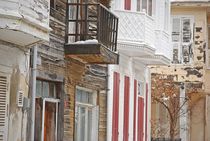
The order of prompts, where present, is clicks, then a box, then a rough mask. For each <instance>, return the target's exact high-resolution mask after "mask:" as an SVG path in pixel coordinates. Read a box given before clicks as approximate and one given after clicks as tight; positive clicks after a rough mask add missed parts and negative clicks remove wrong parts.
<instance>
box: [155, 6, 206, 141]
mask: <svg viewBox="0 0 210 141" xmlns="http://www.w3.org/2000/svg"><path fill="white" fill-rule="evenodd" d="M171 15H192V16H194V23H195V24H194V42H193V45H192V48H193V57H192V60H193V61H192V63H189V64H171V65H170V66H164V67H163V66H156V67H152V68H151V73H152V74H153V75H154V76H155V75H160V76H161V75H162V77H163V76H172V77H173V80H174V83H177V84H181V83H184V84H185V94H186V95H188V96H191V97H192V99H197V97H200V98H203V97H205V94H204V89H205V84H204V82H205V81H204V79H205V78H206V77H207V76H206V74H205V68H206V67H205V48H206V35H207V32H206V27H207V24H206V23H207V21H206V19H207V15H206V8H203V7H177V6H174V7H173V6H172V13H171ZM152 79H153V80H156V81H157V80H158V79H157V78H155V77H152ZM197 102H198V101H194V104H195V105H196V103H197ZM198 103H200V104H201V105H204V104H205V100H202V101H200V102H198ZM188 106H189V105H188ZM154 108H155V107H154ZM156 114H157V115H158V113H156ZM195 114H196V110H195V109H192V110H191V115H189V118H188V122H189V126H190V128H189V129H188V130H187V131H185V134H188V140H189V139H190V140H193V139H195V140H203V139H204V134H195V132H196V131H195V130H197V129H199V128H200V129H199V130H203V128H204V122H205V121H202V122H201V120H200V122H199V123H197V124H194V120H195V117H194V115H195ZM204 114H205V111H201V112H200V114H199V115H198V116H200V117H199V118H198V119H202V118H203V115H204ZM152 116H155V115H154V114H153V113H152ZM186 124H188V123H186ZM182 140H183V139H182ZM184 140H185V139H184Z"/></svg>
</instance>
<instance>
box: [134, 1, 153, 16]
mask: <svg viewBox="0 0 210 141" xmlns="http://www.w3.org/2000/svg"><path fill="white" fill-rule="evenodd" d="M136 2H137V7H136V10H137V11H142V12H146V13H147V14H148V15H150V16H152V6H153V0H137V1H136Z"/></svg>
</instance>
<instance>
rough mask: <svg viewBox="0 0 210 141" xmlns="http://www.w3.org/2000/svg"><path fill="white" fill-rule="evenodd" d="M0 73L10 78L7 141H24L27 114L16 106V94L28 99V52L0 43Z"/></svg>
mask: <svg viewBox="0 0 210 141" xmlns="http://www.w3.org/2000/svg"><path fill="white" fill-rule="evenodd" d="M0 54H1V55H0V72H1V73H4V74H5V73H6V74H8V75H9V77H10V103H9V123H8V141H26V131H27V130H26V127H27V113H26V112H22V108H18V107H17V104H16V98H17V92H18V91H19V90H21V91H23V93H24V97H28V89H29V86H28V84H29V52H28V50H25V51H23V49H22V48H18V47H17V46H15V45H12V44H8V43H5V42H2V41H0Z"/></svg>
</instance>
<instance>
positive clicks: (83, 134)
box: [79, 107, 87, 141]
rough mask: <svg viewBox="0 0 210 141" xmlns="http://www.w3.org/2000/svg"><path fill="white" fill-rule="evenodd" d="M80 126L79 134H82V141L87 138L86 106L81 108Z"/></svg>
mask: <svg viewBox="0 0 210 141" xmlns="http://www.w3.org/2000/svg"><path fill="white" fill-rule="evenodd" d="M79 122H80V127H79V129H80V130H79V131H80V132H79V134H80V141H84V140H85V125H86V124H87V123H86V122H85V108H82V107H81V108H80V121H79Z"/></svg>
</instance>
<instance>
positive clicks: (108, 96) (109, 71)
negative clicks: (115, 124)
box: [106, 65, 112, 141]
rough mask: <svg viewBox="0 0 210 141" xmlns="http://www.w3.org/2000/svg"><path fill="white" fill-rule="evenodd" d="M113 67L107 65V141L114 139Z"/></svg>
mask: <svg viewBox="0 0 210 141" xmlns="http://www.w3.org/2000/svg"><path fill="white" fill-rule="evenodd" d="M110 67H111V66H110V65H107V123H106V124H107V125H106V126H107V128H106V141H110V139H112V137H111V136H112V135H111V132H112V128H111V126H110V125H111V121H112V120H111V119H112V116H111V112H112V111H111V110H110V107H111V105H112V102H111V100H110V99H111V92H110V89H111V86H110V85H111V79H110V77H111V76H110V75H111V68H110Z"/></svg>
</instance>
